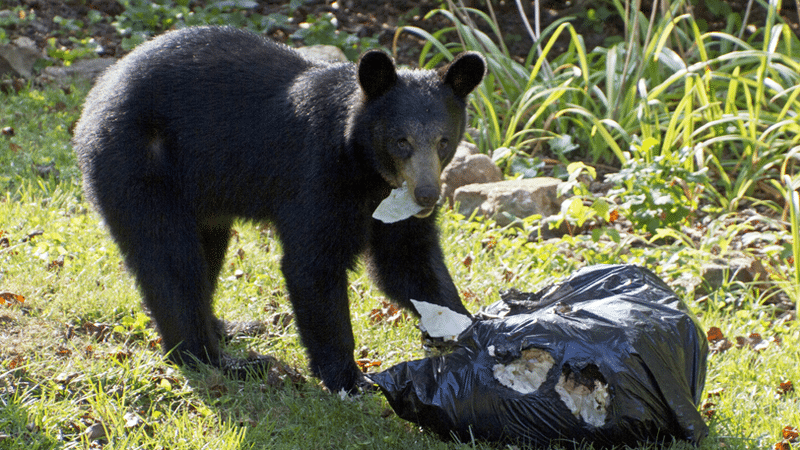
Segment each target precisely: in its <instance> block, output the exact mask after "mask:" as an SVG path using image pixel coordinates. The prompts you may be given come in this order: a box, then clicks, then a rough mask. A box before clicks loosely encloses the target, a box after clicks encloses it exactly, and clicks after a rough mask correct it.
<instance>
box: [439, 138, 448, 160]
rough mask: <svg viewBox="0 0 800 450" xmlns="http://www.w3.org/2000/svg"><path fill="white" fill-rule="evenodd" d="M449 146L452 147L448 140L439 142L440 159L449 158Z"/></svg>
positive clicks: (444, 139)
mask: <svg viewBox="0 0 800 450" xmlns="http://www.w3.org/2000/svg"><path fill="white" fill-rule="evenodd" d="M449 146H450V141H449V140H447V138H442V140H440V141H439V148H438V151H439V157H440V158H444V157H445V156H447V148H448V147H449Z"/></svg>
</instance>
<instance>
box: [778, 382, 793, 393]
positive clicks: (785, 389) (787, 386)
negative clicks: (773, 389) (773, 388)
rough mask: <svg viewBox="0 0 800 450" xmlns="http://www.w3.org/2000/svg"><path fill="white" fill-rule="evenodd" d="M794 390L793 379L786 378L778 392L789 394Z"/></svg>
mask: <svg viewBox="0 0 800 450" xmlns="http://www.w3.org/2000/svg"><path fill="white" fill-rule="evenodd" d="M792 391H794V384H792V380H786V381H784V382H782V383H781V384H780V385H779V386H778V394H780V395H784V394H788V393H789V392H792Z"/></svg>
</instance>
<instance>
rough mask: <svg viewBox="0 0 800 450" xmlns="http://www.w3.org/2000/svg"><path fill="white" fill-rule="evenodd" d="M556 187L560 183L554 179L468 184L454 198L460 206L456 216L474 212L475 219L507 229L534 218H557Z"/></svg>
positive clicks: (558, 208) (525, 179)
mask: <svg viewBox="0 0 800 450" xmlns="http://www.w3.org/2000/svg"><path fill="white" fill-rule="evenodd" d="M559 183H561V181H560V180H558V179H556V178H550V177H539V178H523V179H519V180H507V181H499V182H494V183H482V184H470V185H466V186H462V187H460V188H458V189H456V192H455V194H454V196H453V198H454V200H455V202H456V203H457V204H458V205H459V206H458V212H459V214H462V215H464V216H466V217H470V216H471V215H472V214H473V212H475V211H476V210H477V214H478V215H481V216H485V217H489V218H492V219H494V220H495V221H496V222H497V224H498V225H499V226H506V225H509V224H511V223H512V222H513V221H514V220H516V219H524V218H525V217H529V216H532V215H535V214H538V215H540V216H542V217H548V216H551V215H554V214H558V212H559V211H560V210H561V200H559V198H558V193H557V192H556V189H557V187H558V184H559Z"/></svg>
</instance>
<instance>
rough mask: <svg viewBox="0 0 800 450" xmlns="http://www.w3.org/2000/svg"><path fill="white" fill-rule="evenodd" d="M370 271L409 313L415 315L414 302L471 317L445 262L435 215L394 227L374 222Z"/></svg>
mask: <svg viewBox="0 0 800 450" xmlns="http://www.w3.org/2000/svg"><path fill="white" fill-rule="evenodd" d="M369 269H370V275H371V276H372V278H373V279H374V280H375V282H376V283H377V284H378V286H379V287H380V288H381V290H383V292H384V293H385V294H386V295H387V296H389V298H391V299H392V300H393V301H394V302H396V303H398V304H400V305H401V306H403V307H405V308H407V309H410V310H412V311H415V309H414V307H413V305H412V304H411V302H410V300H411V299H414V300H419V301H424V302H428V303H433V304H435V305H440V306H445V307H447V308H449V309H451V310H453V311H455V312H457V313H461V314H465V315H467V316H470V317H471V314H470V313H469V312H468V311H467V309H466V308H465V307H464V305H463V304H462V303H461V298H460V297H459V295H458V290H457V289H456V286H455V284H453V279H452V278H451V277H450V272H448V270H447V265H446V264H445V262H444V254H443V252H442V248H441V246H440V244H439V232H438V229H437V228H436V218H435V214H433V215H431V216H429V217H426V218H424V219H419V218H416V217H411V218H409V219H406V220H402V221H400V222H395V223H391V224H386V223H383V222H381V221H378V220H373V222H372V233H371V234H370V248H369Z"/></svg>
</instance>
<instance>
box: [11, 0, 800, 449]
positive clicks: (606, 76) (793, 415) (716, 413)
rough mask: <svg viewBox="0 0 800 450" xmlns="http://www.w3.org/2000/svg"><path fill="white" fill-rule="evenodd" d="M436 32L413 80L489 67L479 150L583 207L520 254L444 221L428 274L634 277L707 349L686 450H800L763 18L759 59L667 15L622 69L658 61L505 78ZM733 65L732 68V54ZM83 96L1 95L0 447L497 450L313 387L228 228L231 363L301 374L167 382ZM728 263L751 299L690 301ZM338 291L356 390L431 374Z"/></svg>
mask: <svg viewBox="0 0 800 450" xmlns="http://www.w3.org/2000/svg"><path fill="white" fill-rule="evenodd" d="M437 14H446V12H439V13H437ZM632 17H633V16H632ZM676 17H677V15H676ZM452 18H453V23H454V27H455V28H454V29H453V30H452V33H456V31H460V32H461V34H460V38H461V40H460V41H459V39H458V38H454V39H452V40H449V41H446V40H444V35H436V36H433V35H430V36H429V38H430V42H432V46H431V48H430V49H429V53H428V54H427V56H426V54H425V53H424V52H423V55H422V56H421V58H420V60H421V63H422V65H425V64H429V63H431V64H432V63H435V62H436V60H437V59H439V58H444V57H446V55H447V53H450V52H452V51H456V50H459V49H460V48H461V47H467V48H477V49H480V50H481V51H483V52H484V53H485V54H486V55H487V58H488V59H489V62H490V66H491V67H490V69H491V70H490V75H489V78H488V79H487V81H486V82H485V83H484V85H483V86H482V87H481V90H480V91H479V92H477V93H476V94H475V95H474V96H473V97H472V99H473V100H472V111H471V115H472V117H473V126H476V127H478V128H479V129H480V130H481V133H480V134H479V136H477V139H476V142H477V143H478V144H479V145H480V146H481V147H482V148H483V149H484V150H485V151H487V152H488V153H491V154H492V156H493V157H494V159H495V160H496V161H497V162H498V163H499V164H501V166H502V167H503V169H504V172H505V173H506V175H507V176H509V177H515V176H525V174H526V173H529V172H526V171H529V170H536V169H537V167H540V165H541V163H542V161H545V160H547V161H550V160H552V159H555V160H556V162H555V165H556V168H555V169H552V170H553V173H555V174H556V175H559V176H561V177H562V178H563V179H564V181H565V182H566V183H565V185H564V186H565V190H566V191H567V192H569V193H571V194H572V195H573V197H572V198H573V199H578V201H575V200H571V201H569V202H568V203H567V205H568V206H569V208H566V207H565V211H564V213H563V220H565V221H568V222H570V223H571V226H574V228H572V229H573V230H579V231H575V232H573V233H572V234H567V235H566V236H564V237H563V238H557V239H550V240H541V239H536V238H535V237H534V238H531V237H530V236H529V235H530V234H531V231H532V230H533V229H534V227H535V226H536V225H537V223H538V220H537V219H538V218H536V217H534V218H528V219H520V220H519V221H517V222H516V223H515V224H514V225H513V226H510V227H505V228H501V227H498V226H496V225H495V224H494V223H493V222H492V221H490V220H480V219H478V220H469V219H468V218H465V217H462V216H459V215H458V214H456V213H455V212H453V211H442V214H441V219H440V226H441V229H442V243H443V247H444V250H445V254H446V260H447V263H448V266H449V268H450V271H451V273H452V275H453V278H454V280H455V282H456V285H457V286H458V288H459V289H460V291H461V293H462V298H463V299H464V302H465V304H466V306H467V308H468V309H469V310H470V311H472V312H476V311H478V310H479V309H480V308H481V307H482V306H486V305H489V304H491V303H493V302H495V301H497V300H498V299H499V294H498V292H499V290H501V289H505V288H508V287H516V288H519V289H520V290H525V291H534V290H538V289H540V288H542V287H544V286H546V285H548V284H549V283H552V282H555V281H558V280H562V279H564V278H566V277H567V276H569V274H571V273H572V272H574V271H575V270H577V269H578V268H580V267H584V266H587V265H591V264H602V263H614V264H616V263H632V264H639V265H642V266H645V267H647V268H649V269H651V270H653V271H654V272H655V273H656V274H658V275H659V276H660V277H661V278H662V279H664V280H665V281H666V282H667V283H668V284H669V285H670V286H671V287H673V289H674V290H675V291H676V292H677V293H678V294H679V295H680V296H681V297H682V298H683V299H684V300H685V301H686V302H687V304H688V305H689V307H690V308H691V310H692V311H693V312H694V313H695V314H696V315H697V317H698V318H699V320H700V322H701V324H702V326H703V328H704V329H705V330H706V331H708V332H709V339H710V342H709V343H710V345H711V349H712V352H711V354H710V356H709V360H708V368H707V380H706V387H705V391H704V393H703V396H702V399H703V401H702V403H701V404H700V405H698V408H700V410H701V411H702V412H703V414H704V417H706V420H707V423H708V425H709V428H710V435H709V437H708V438H706V439H705V440H704V441H703V442H702V444H701V445H700V448H701V449H717V448H725V449H757V448H758V449H763V448H776V449H780V450H783V449H790V448H798V445H799V444H798V443H797V442H798V441H797V429H798V428H800V407H799V405H798V399H799V398H800V397H799V396H798V392H797V390H795V388H794V387H793V383H798V382H800V366H799V365H798V361H800V324H798V321H797V320H796V312H795V311H794V308H786V307H785V303H786V302H784V303H783V304H781V303H777V304H776V302H775V301H774V300H775V299H776V298H785V299H788V301H789V302H793V304H794V305H797V302H798V297H797V289H798V284H797V276H798V274H797V262H796V258H797V257H798V256H800V255H799V254H798V253H800V251H798V249H797V246H798V245H800V243H798V242H797V238H796V233H797V228H798V220H797V218H796V217H794V216H793V215H792V208H791V207H789V206H790V202H787V199H788V200H791V198H792V197H791V195H789V194H791V193H792V192H794V193H795V194H794V195H795V196H796V186H797V184H798V177H797V176H796V175H795V172H794V170H795V164H796V158H797V157H796V154H797V151H798V137H797V130H798V129H800V127H799V126H798V122H797V121H798V115H797V113H798V111H800V109H799V108H798V102H797V96H798V93H800V89H797V83H798V75H797V71H796V69H797V66H798V64H800V63H798V61H797V56H796V55H794V54H792V51H796V49H797V48H798V47H797V43H796V41H797V39H796V37H792V36H790V35H789V34H787V33H784V31H783V30H784V29H783V28H781V27H780V26H779V25H777V24H776V22H775V19H774V17H773V18H772V19H770V20H772V22H770V23H767V24H766V26H765V30H767V31H764V32H763V35H766V36H770V39H768V40H767V42H761V41H759V40H758V36H755V37H753V39H752V40H751V41H748V42H744V41H741V42H739V41H736V40H735V39H732V38H731V39H729V38H727V37H726V36H723V35H721V34H714V35H707V34H704V33H702V32H700V30H699V29H696V27H694V28H693V25H692V21H691V19H690V18H686V17H682V18H676V19H675V20H666V21H662V22H658V23H657V24H656V26H655V27H654V28H655V31H651V32H650V33H649V35H650V36H652V37H650V38H646V36H648V33H647V29H646V28H647V27H646V26H644V25H643V26H642V27H641V31H642V33H641V35H639V36H638V37H635V36H634V37H632V38H631V40H630V41H629V42H628V43H627V45H628V46H629V47H628V48H635V49H637V51H640V52H641V54H643V55H645V56H644V57H642V58H641V60H640V61H639V62H641V61H644V62H645V63H646V62H647V61H652V59H653V55H654V54H657V55H662V56H660V58H661V59H660V62H659V63H658V64H656V63H653V64H655V65H648V64H645V63H642V66H636V65H635V64H636V63H637V61H634V62H632V63H631V62H628V63H626V62H625V58H624V56H625V55H624V51H623V47H619V46H614V47H611V48H608V49H600V50H594V51H586V49H585V48H583V49H582V48H581V43H582V41H581V39H580V38H579V36H577V35H574V34H573V35H571V37H570V38H569V39H570V42H571V44H570V47H569V49H568V51H567V52H565V53H564V54H561V55H559V56H552V57H551V56H548V54H547V51H548V48H547V46H546V42H547V41H546V40H544V41H543V46H544V48H543V49H542V52H541V53H539V54H537V53H536V52H535V51H533V50H532V54H531V56H530V59H529V61H528V63H529V64H521V63H519V62H518V61H515V60H513V58H510V57H508V55H507V54H505V53H504V51H503V49H501V48H489V43H490V42H489V41H490V39H489V40H487V39H488V37H486V36H485V35H481V34H469V32H468V31H465V29H463V28H459V27H460V26H461V25H463V23H462V20H463V19H464V17H463V16H459V17H456V16H453V17H452ZM631 20H632V22H634V21H636V20H640V18H639V19H631ZM643 23H644V22H643ZM670 24H671V25H670ZM637 26H638V25H637ZM770 30H775V31H770ZM406 31H408V32H415V31H416V30H406ZM547 33H550V34H549V35H551V36H555V35H556V34H559V33H564V36H567V35H570V33H571V29H570V28H569V26H561V27H559V26H558V24H557V26H556V27H553V28H552V29H550V30H549V31H547ZM456 35H457V34H456ZM669 36H673V37H674V39H676V42H675V43H671V41H670V39H672V38H668V37H669ZM675 36H677V37H675ZM657 37H658V38H657ZM661 37H663V39H661ZM484 38H486V39H484ZM636 39H640V40H641V42H640V43H639V44H637V43H635V42H634V41H635V40H636ZM681 39H684V40H685V41H683V43H684V44H687V45H684V46H683V48H690V47H691V43H692V42H694V43H695V44H697V45H694V46H693V47H691V49H692V50H687V51H686V52H685V53H679V52H678V51H673V50H669V51H667V50H664V49H665V48H666V49H670V45H674V46H675V48H678V47H681V45H680V42H679V41H680V40H681ZM443 42H447V43H446V44H445V43H443ZM762 44H763V45H762ZM726 45H727V47H726ZM737 51H738V52H740V53H739V54H738V57H739V59H738V60H737V59H734V58H733V57H731V56H726V55H729V54H731V53H734V52H737ZM434 54H436V55H440V56H438V57H432V56H431V55H434ZM441 55H444V56H441ZM647 55H649V58H650V59H648V56H647ZM663 55H666V56H663ZM734 56H737V55H734ZM634 59H636V58H634ZM548 61H549V62H548ZM547 64H549V65H550V66H552V67H551V68H550V69H549V70H552V72H550V73H549V74H548V73H547V70H548V69H543V67H545V65H547ZM626 64H628V65H626ZM630 64H634V65H632V66H630ZM793 70H794V71H795V73H794V74H793V73H792V71H793ZM623 73H626V74H632V75H631V76H629V77H621V78H620V76H621V74H623ZM500 74H506V76H501V75H500ZM633 75H636V76H633ZM637 77H638V78H637ZM631 80H633V81H631ZM637 80H644V81H641V82H640V81H637ZM614 83H616V84H614ZM609 85H614V86H616V89H609V88H608V86H609ZM88 89H89V86H88V85H87V84H86V83H77V84H72V85H69V86H56V85H45V86H28V87H25V88H23V89H22V90H20V91H15V90H13V89H12V90H10V91H9V92H4V93H0V128H3V132H2V136H0V293H2V294H0V405H2V407H0V448H4V449H6V448H7V449H26V450H29V449H38V448H42V449H52V448H104V449H113V448H119V449H129V448H148V449H179V448H187V449H198V448H209V449H243V448H287V449H289V448H292V449H293V448H404V449H431V448H433V449H459V448H494V447H493V446H492V445H490V444H487V443H482V442H445V441H442V440H441V439H440V438H438V437H437V436H435V435H433V434H431V433H429V432H427V431H424V430H420V429H419V428H418V427H417V426H415V425H413V424H410V423H408V422H405V421H403V420H401V419H399V418H398V417H397V416H396V415H394V414H393V413H391V409H390V408H389V406H388V403H387V402H386V401H385V399H383V397H382V396H381V395H380V394H377V393H376V394H366V395H363V396H358V397H351V398H347V397H345V398H341V397H340V396H338V395H332V394H330V393H328V392H327V391H325V390H324V388H323V387H322V386H320V385H319V383H318V380H316V379H315V378H312V377H310V376H309V375H308V371H307V369H306V358H305V354H304V350H303V348H302V347H301V345H300V343H299V340H298V337H297V333H296V330H295V328H294V325H293V323H292V312H291V308H290V305H289V302H288V299H287V296H286V292H285V287H284V281H283V278H282V276H281V274H280V271H279V261H280V257H281V247H280V243H279V242H278V241H277V240H276V239H275V237H274V234H273V231H272V230H271V229H270V227H269V226H268V225H267V224H252V223H244V222H243V223H238V224H237V225H236V226H235V237H234V239H232V243H231V246H230V248H229V250H228V257H227V261H226V265H225V268H224V269H223V271H222V273H221V275H220V281H219V284H218V289H217V294H216V303H215V305H216V310H217V313H218V315H219V316H221V317H223V318H225V319H229V320H258V321H262V322H263V323H264V324H266V331H265V332H263V333H260V334H258V335H254V336H241V337H238V338H236V339H234V340H233V341H232V342H230V343H229V344H228V351H230V352H231V353H233V354H239V355H245V354H246V352H247V349H254V350H255V351H258V352H261V353H265V354H269V355H272V356H275V357H277V358H279V359H280V360H281V361H283V362H284V363H285V364H286V365H287V366H289V367H291V368H293V369H294V370H296V371H297V372H299V374H300V375H302V377H298V376H294V377H292V376H286V377H284V378H283V379H280V380H277V381H276V380H255V379H251V380H247V381H238V380H232V379H229V378H226V377H224V376H223V375H222V374H221V373H220V372H218V371H216V370H213V369H205V370H199V371H182V370H181V369H179V368H177V367H176V366H174V365H172V364H170V363H168V362H165V361H164V360H163V358H162V355H161V352H160V348H159V345H158V335H157V333H156V332H155V330H154V329H153V328H152V327H151V324H150V321H149V319H148V317H147V316H146V315H145V314H144V312H143V310H142V309H141V307H140V304H139V295H138V293H137V291H136V287H135V285H134V283H133V280H132V278H131V277H130V276H129V275H128V274H127V273H126V271H125V268H124V266H123V264H122V262H121V258H120V255H119V253H118V251H117V249H116V247H115V245H114V243H113V242H112V241H111V240H110V238H109V236H108V233H107V232H106V230H105V229H104V227H103V223H102V221H101V220H100V218H99V216H98V215H97V213H96V212H94V211H93V210H92V209H91V207H90V206H89V205H88V203H87V202H86V201H85V200H84V198H83V195H82V192H81V186H80V175H79V171H78V169H77V166H76V163H75V157H74V155H73V153H72V148H71V145H70V137H71V135H70V128H71V126H72V124H73V123H74V122H75V121H76V120H77V118H78V117H79V115H80V111H81V103H82V100H83V98H84V97H85V95H86V93H87V92H88ZM558 102H563V103H561V104H559V103H558ZM542 105H545V106H542ZM548 107H552V108H555V109H553V110H551V109H548ZM566 137H568V138H569V139H566ZM575 143H578V144H580V146H581V149H580V150H575V149H574V148H573V147H572V145H573V144H575ZM543 148H544V149H545V150H546V151H543V150H542V149H543ZM501 149H502V150H501ZM685 149H689V150H685ZM548 152H549V153H548ZM578 161H582V162H583V163H584V164H572V163H574V162H578ZM551 165H552V164H551ZM595 167H599V168H605V172H607V173H609V176H610V178H609V179H610V180H611V181H612V184H613V185H614V187H613V188H612V189H611V190H610V191H606V192H603V193H597V192H595V191H591V190H590V189H589V188H588V186H589V180H590V179H589V178H587V177H591V176H592V175H594V176H595V177H597V178H600V176H599V175H597V174H596V173H594V170H595ZM559 170H560V172H559ZM654 192H660V194H659V195H655V194H653V195H650V196H649V197H648V195H647V194H648V193H651V194H652V193H654ZM795 198H796V197H795ZM618 215H619V216H621V217H620V218H617V216H618ZM793 232H794V233H795V235H794V236H795V237H794V238H793V235H792V233H793ZM738 253H744V254H753V255H755V257H756V258H757V259H759V260H760V261H761V262H762V263H763V265H764V266H765V270H766V272H767V273H768V274H769V279H768V280H757V281H756V282H741V281H737V280H730V281H723V282H722V283H721V286H718V287H715V288H714V289H711V290H710V291H709V292H704V293H700V292H697V293H696V292H695V290H694V287H693V284H692V283H687V280H689V281H691V280H698V279H701V278H702V274H703V268H704V267H705V266H707V265H708V264H709V263H710V262H711V261H712V260H714V259H717V258H722V259H728V258H730V257H731V255H733V254H738ZM350 280H351V284H350V291H349V294H350V299H351V316H352V322H353V327H354V332H355V335H356V339H357V355H356V357H357V359H359V360H360V361H361V362H362V363H363V364H364V365H365V367H367V369H366V370H368V371H370V372H375V371H379V370H382V369H384V368H387V367H390V366H392V365H394V364H397V363H399V362H402V361H408V360H411V359H417V358H421V357H424V356H426V350H425V349H424V348H423V347H422V345H421V343H420V333H419V330H418V329H417V327H416V326H417V323H416V320H414V319H413V318H411V317H410V316H408V315H405V314H402V313H396V311H394V310H393V309H391V307H390V306H389V305H388V304H387V303H386V299H385V298H384V297H383V295H382V294H381V292H380V291H378V290H377V289H376V288H375V287H374V286H373V285H372V284H371V282H370V281H369V280H368V278H367V277H366V274H365V272H364V270H363V268H361V267H359V268H358V269H357V270H356V271H354V272H353V273H351V276H350ZM765 281H768V282H769V284H766V283H765ZM782 305H783V306H782ZM668 447H669V448H686V447H688V446H687V444H685V443H681V442H676V443H674V444H672V445H671V446H668ZM508 448H512V447H508ZM641 448H649V447H647V446H643V447H641Z"/></svg>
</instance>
